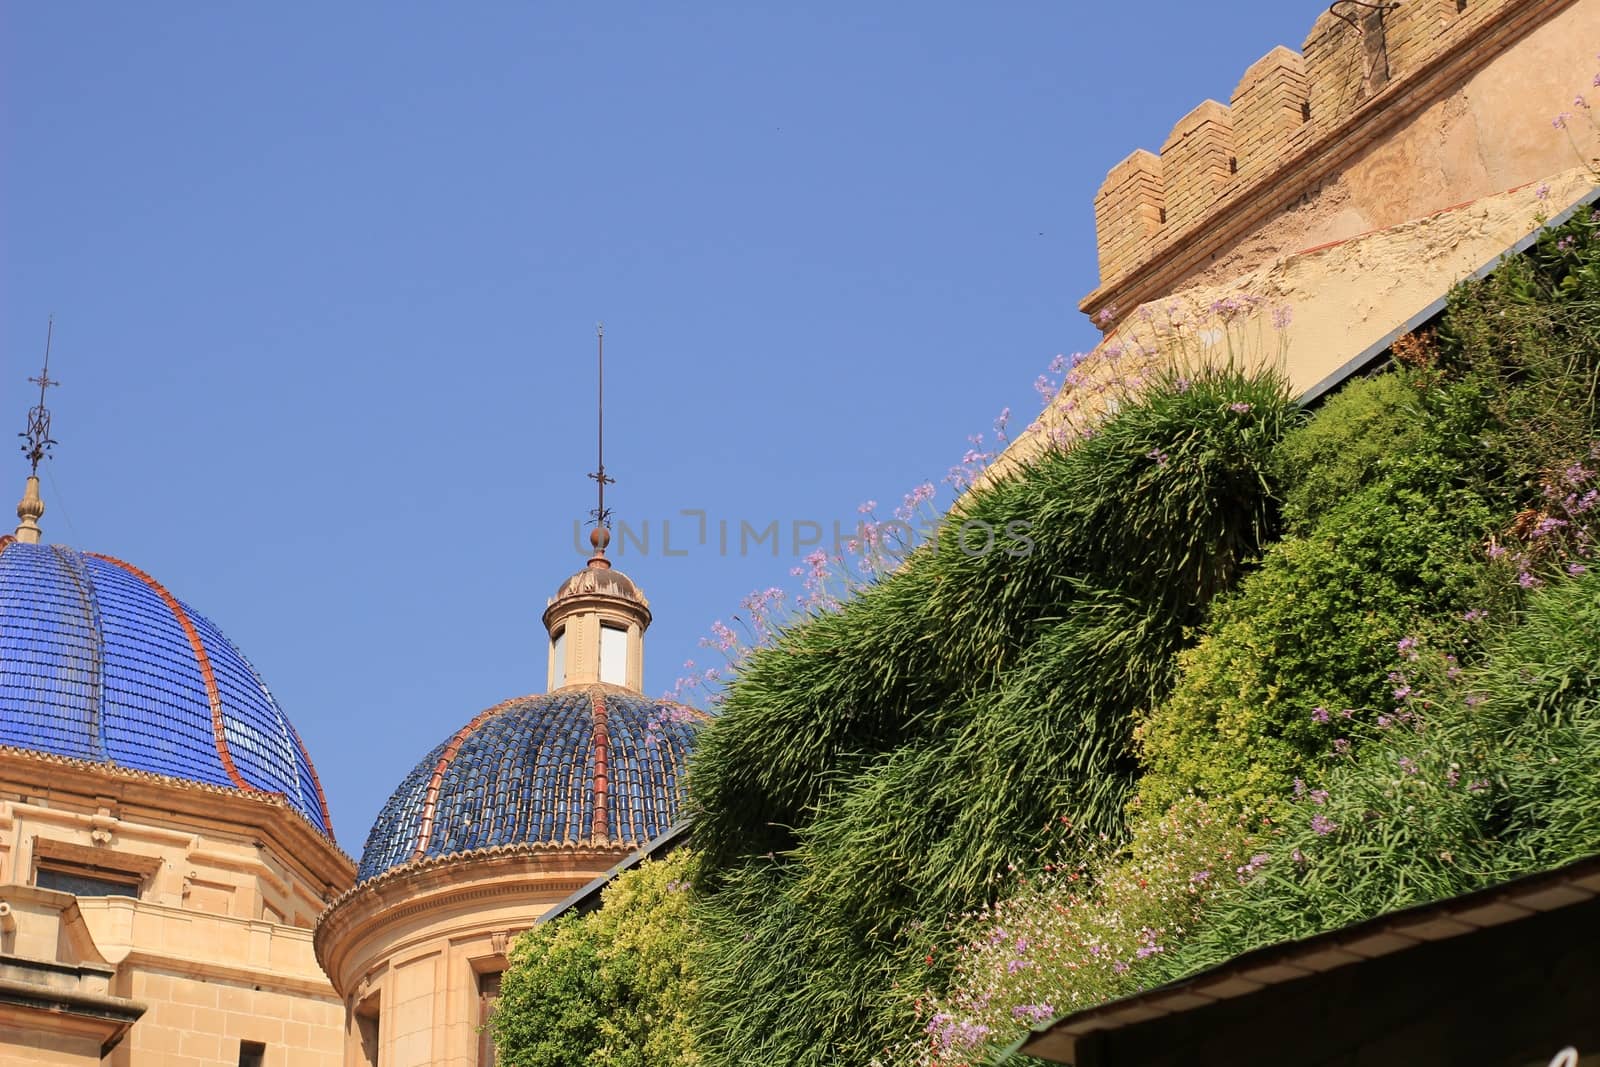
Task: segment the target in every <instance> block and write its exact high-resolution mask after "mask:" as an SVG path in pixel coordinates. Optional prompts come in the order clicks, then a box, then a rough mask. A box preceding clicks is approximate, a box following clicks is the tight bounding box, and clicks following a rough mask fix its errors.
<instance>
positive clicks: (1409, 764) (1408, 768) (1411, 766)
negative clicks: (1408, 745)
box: [1400, 756, 1419, 774]
mask: <svg viewBox="0 0 1600 1067" xmlns="http://www.w3.org/2000/svg"><path fill="white" fill-rule="evenodd" d="M1400 769H1401V770H1402V771H1405V772H1406V773H1407V774H1417V773H1419V772H1418V770H1417V764H1416V762H1415V761H1414V760H1412V759H1411V757H1410V756H1401V757H1400Z"/></svg>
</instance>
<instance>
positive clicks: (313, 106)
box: [0, 0, 1322, 853]
mask: <svg viewBox="0 0 1600 1067" xmlns="http://www.w3.org/2000/svg"><path fill="white" fill-rule="evenodd" d="M1321 6H1322V5H1320V4H1319V3H1309V2H1307V3H1300V2H1295V3H1288V4H1285V3H1283V2H1282V0H1276V2H1272V3H1268V2H1266V0H1241V2H1239V3H1235V4H1232V5H1229V6H1226V7H1218V6H1216V5H1211V4H1192V3H1172V2H1167V3H1142V4H1138V3H1135V4H1104V5H1100V4H1075V3H1074V4H1068V3H1061V2H1056V3H1037V2H1035V3H1023V2H1016V3H1003V4H986V5H973V4H953V3H945V2H921V3H916V4H873V3H867V4H860V3H857V4H848V5H847V4H823V5H795V4H788V5H776V4H750V3H708V2H703V3H696V4H678V5H659V4H650V5H634V4H605V5H594V4H589V5H571V4H569V5H555V4H533V3H516V4H511V3H481V4H468V5H449V6H447V5H444V4H433V5H422V4H375V3H374V4H353V3H351V4H327V5H310V4H292V3H291V4H272V5H260V4H240V3H220V4H205V5H200V4H185V5H178V4H95V5H89V4H24V3H20V2H16V0H11V2H7V3H5V4H4V6H3V7H0V12H3V14H0V20H3V21H0V37H3V45H0V47H3V49H4V51H3V54H0V56H3V58H0V68H3V75H0V77H3V78H4V80H5V83H4V89H3V99H0V107H3V122H4V126H3V135H0V136H3V141H0V148H3V157H0V158H3V164H0V167H3V170H0V174H3V186H0V194H3V198H4V215H3V220H4V221H3V231H0V241H3V246H0V247H3V249H4V270H5V276H4V290H3V294H0V323H3V328H4V358H3V364H0V382H3V385H0V424H4V423H5V420H9V423H10V424H14V425H15V429H17V430H20V429H22V426H23V419H24V413H25V410H26V408H27V407H28V405H29V404H30V403H31V402H32V397H31V396H30V394H29V392H28V387H27V386H26V384H25V379H26V378H27V377H28V375H30V374H34V373H37V369H38V364H39V359H40V356H41V354H42V349H43V342H44V334H45V321H46V316H47V315H48V314H50V313H51V312H54V313H55V315H56V324H57V329H56V346H55V355H54V359H53V364H52V374H53V376H54V377H56V378H58V379H60V380H61V381H62V382H63V383H64V384H63V386H62V388H60V389H57V390H53V391H52V393H53V395H52V407H53V409H54V412H55V420H56V421H55V427H56V436H57V437H58V438H59V439H60V442H61V444H60V445H59V446H58V448H57V450H56V458H55V459H54V460H53V461H51V462H50V464H49V465H48V470H47V472H46V476H45V483H44V491H45V496H46V502H47V505H48V508H49V510H48V512H47V513H46V515H45V517H44V520H43V525H44V527H45V531H46V537H47V539H49V540H55V541H62V542H66V543H69V544H72V545H74V546H76V547H79V548H85V549H91V550H95V551H102V552H107V553H111V554H114V555H117V556H121V557H122V558H125V559H127V560H129V561H131V562H133V563H135V564H137V565H139V566H141V567H143V568H144V569H146V570H148V571H150V572H151V573H152V574H154V575H155V576H156V577H158V578H159V579H161V580H162V581H163V582H165V583H166V584H167V585H168V586H169V587H170V588H171V589H172V590H173V591H174V592H175V593H176V594H177V595H178V596H180V597H182V598H183V599H185V600H187V601H188V602H189V603H191V604H192V605H193V606H195V607H196V608H197V609H198V610H200V611H201V612H203V613H204V614H206V615H208V616H209V617H211V618H212V619H213V621H215V622H216V623H217V624H218V625H220V626H221V627H222V628H223V629H224V630H225V631H226V632H227V633H228V634H229V635H230V637H232V638H233V639H234V640H235V641H237V642H238V643H239V644H240V645H241V646H242V647H243V648H244V650H245V651H246V653H247V654H248V655H249V656H250V657H251V658H252V660H253V661H254V663H255V665H256V667H257V668H258V669H259V670H260V671H261V673H262V674H263V676H264V677H265V678H266V680H267V683H268V685H269V686H271V687H272V689H273V691H274V693H275V695H276V696H277V698H278V699H279V701H280V703H282V704H283V706H284V707H285V709H286V710H287V711H288V713H289V715H290V717H291V718H293V719H294V721H295V723H296V725H297V726H298V727H299V729H300V731H301V734H302V735H303V737H304V738H305V741H306V743H307V745H308V746H309V748H310V749H311V752H312V756H313V758H314V759H315V761H316V763H317V765H318V768H319V771H320V773H321V777H322V781H323V784H324V786H325V787H326V789H327V792H328V797H329V802H330V804H331V806H332V809H333V815H334V820H335V823H336V825H337V827H338V830H339V838H340V841H341V843H342V844H343V845H344V846H345V848H346V849H347V850H349V851H351V852H352V853H355V852H359V850H360V847H361V844H362V842H363V840H364V838H365V835H366V829H367V826H368V825H369V824H370V822H371V820H372V817H373V816H374V814H375V813H376V811H377V809H378V808H379V807H380V806H381V805H382V803H383V801H384V800H385V799H386V797H387V796H388V794H389V792H390V790H391V789H392V788H393V786H394V785H395V784H396V782H397V781H398V780H399V779H400V778H401V776H402V775H403V774H404V773H405V772H406V770H407V769H409V768H410V766H411V765H412V764H413V763H414V762H415V761H416V760H417V759H418V758H420V757H421V756H422V754H423V753H424V752H426V750H427V749H428V748H430V747H431V746H432V745H434V744H435V743H437V742H438V741H439V740H440V739H442V738H443V737H444V736H446V735H447V734H449V733H450V732H452V731H453V730H455V729H456V728H457V727H458V726H459V725H460V724H461V723H463V722H465V721H466V720H467V719H468V718H470V717H471V716H472V715H473V714H475V713H476V712H477V711H478V710H479V709H481V708H483V707H485V706H487V705H489V704H492V703H495V702H498V701H500V700H502V699H505V698H507V697H509V696H513V695H518V694H522V693H528V692H534V691H538V690H540V689H542V688H543V686H544V682H545V678H544V671H545V652H544V648H545V635H544V632H543V629H542V627H541V625H540V623H539V615H540V613H541V612H542V611H543V609H544V605H545V600H546V597H547V596H548V595H549V594H550V592H552V591H553V590H554V588H555V586H556V585H557V584H558V583H559V582H560V580H561V579H562V578H563V577H565V576H566V575H567V574H568V573H569V572H571V571H572V570H574V569H576V568H577V567H578V566H579V565H580V563H581V557H580V556H578V555H576V554H574V550H573V548H572V524H573V521H574V519H575V518H578V517H581V516H582V515H583V513H584V511H585V510H586V509H587V508H589V507H590V506H592V500H591V483H590V482H588V481H587V480H586V479H585V478H584V472H586V471H588V470H591V469H592V467H593V463H594V456H593V444H592V439H593V421H592V420H593V414H592V407H593V348H594V339H593V331H594V324H595V322H596V321H597V320H601V319H603V320H604V321H605V323H606V330H607V363H608V370H609V374H608V379H609V381H608V385H609V389H608V414H609V416H610V419H609V424H608V441H607V461H608V463H607V465H608V467H609V468H610V470H611V472H612V473H613V474H614V475H615V476H616V477H617V479H618V484H617V485H616V487H615V488H614V490H613V491H612V503H613V504H614V506H615V508H616V513H617V517H618V519H620V520H626V521H628V522H629V523H631V524H634V525H636V526H637V525H639V524H642V523H643V522H645V521H647V520H648V521H649V522H650V524H651V526H652V527H653V528H654V532H655V537H656V540H654V541H653V543H652V546H651V547H652V554H651V555H649V556H645V557H640V556H638V555H637V554H633V555H631V556H625V557H624V558H623V559H622V560H621V561H620V562H621V565H622V566H623V567H624V568H625V569H626V570H627V571H628V572H629V573H630V574H631V575H632V576H633V577H634V578H636V579H637V580H638V581H639V582H640V584H641V585H642V586H643V587H644V588H645V590H646V592H647V593H648V594H649V596H650V598H651V602H652V605H653V607H654V610H655V617H656V622H655V625H654V626H653V627H652V629H651V631H650V634H649V638H648V640H647V654H646V664H647V689H648V690H649V691H650V692H652V693H660V692H663V691H665V690H666V689H667V688H668V687H669V686H670V685H671V684H672V682H673V679H674V678H675V677H676V676H677V674H678V673H679V667H680V665H681V664H682V662H683V661H684V660H685V659H687V658H691V657H692V658H695V659H697V660H700V661H702V662H705V661H706V658H707V657H706V650H704V649H702V648H700V647H699V646H698V641H699V639H700V638H701V636H702V635H704V633H705V632H706V627H707V626H708V625H709V624H710V622H711V621H712V620H713V619H716V618H719V617H727V616H728V615H729V614H730V613H731V612H733V611H737V610H738V607H737V605H738V601H739V599H740V598H741V597H742V596H744V595H745V594H746V593H747V592H749V591H750V590H751V589H754V588H758V587H765V586H770V585H775V584H793V583H794V581H795V580H794V579H792V578H790V577H789V573H788V572H789V568H790V567H791V566H793V565H794V564H795V562H796V560H795V559H793V558H792V557H791V556H789V555H788V549H789V546H788V545H787V544H785V546H784V550H785V554H784V556H783V557H782V558H779V559H774V558H773V557H772V556H771V554H770V552H769V551H766V550H763V551H761V552H757V553H753V554H751V555H748V556H743V557H741V556H739V555H738V554H737V552H736V551H735V552H734V554H732V555H729V556H723V555H720V554H719V553H718V552H717V551H715V545H712V546H710V548H701V547H698V546H692V550H691V551H690V553H689V555H687V556H682V557H672V558H667V557H664V556H663V555H662V554H661V553H660V544H659V525H660V522H661V520H663V519H667V518H671V517H673V516H675V515H678V513H679V512H680V510H682V509H705V510H706V511H707V512H708V513H709V514H710V516H711V517H712V518H713V520H715V519H717V518H727V519H729V520H730V521H731V522H732V523H733V524H734V528H735V529H737V523H738V522H739V521H740V520H741V519H743V520H748V521H750V522H752V523H753V524H755V525H756V526H758V527H760V526H764V525H765V524H766V523H768V522H770V521H772V520H778V521H780V522H781V523H783V524H785V526H786V527H787V525H788V524H789V523H791V522H792V521H794V520H812V521H816V522H820V523H823V524H824V525H826V524H828V523H830V522H831V521H833V520H834V519H838V520H839V521H841V522H842V523H846V524H848V523H850V522H851V521H853V520H854V518H855V509H856V506H857V504H858V503H860V502H861V501H862V500H864V499H868V498H873V499H877V500H880V501H884V502H886V503H892V502H895V501H898V500H899V498H900V495H901V494H902V493H904V492H905V491H906V490H908V489H909V488H911V487H912V486H913V485H915V484H917V483H919V482H921V481H923V480H930V479H931V480H934V481H938V479H939V478H940V477H941V476H942V475H943V473H944V472H945V470H946V469H947V468H948V466H949V465H950V464H951V463H953V462H955V461H956V460H957V459H958V458H959V457H960V455H961V453H962V451H963V450H964V449H965V448H966V443H965V439H966V436H967V435H968V434H969V433H973V432H977V431H987V430H988V429H989V426H990V424H991V423H992V421H993V419H994V416H995V414H996V413H997V412H998V411H999V410H1000V409H1001V408H1003V407H1007V406H1009V407H1011V408H1013V409H1015V410H1016V411H1017V412H1018V413H1019V417H1020V418H1021V419H1022V420H1023V421H1026V417H1027V416H1030V415H1031V414H1033V412H1034V411H1036V410H1037V401H1036V400H1035V398H1034V395H1033V392H1032V388H1031V382H1032V381H1033V379H1034V377H1035V375H1037V374H1038V373H1039V372H1040V371H1041V370H1042V369H1043V367H1044V365H1045V364H1046V363H1047V362H1048V361H1049V360H1050V358H1051V357H1052V356H1053V355H1055V354H1056V353H1058V352H1070V351H1072V350H1074V349H1079V348H1084V347H1088V346H1089V345H1090V344H1091V343H1092V340H1093V337H1094V336H1095V332H1094V331H1093V330H1092V328H1091V327H1090V325H1089V324H1088V322H1087V321H1085V320H1084V319H1083V318H1082V316H1081V315H1080V314H1079V313H1078V311H1077V309H1076V304H1077V301H1078V299H1079V298H1080V297H1081V296H1082V295H1083V294H1085V293H1086V292H1088V291H1089V290H1090V289H1091V288H1093V286H1094V284H1095V280H1096V269H1095V251H1094V227H1093V210H1092V200H1093V196H1094V192H1095V189H1096V188H1097V186H1098V185H1099V183H1100V180H1101V179H1102V178H1103V177H1104V175H1105V172H1106V170H1107V168H1108V167H1110V166H1111V165H1112V164H1114V163H1115V162H1116V161H1117V160H1119V159H1121V158H1122V157H1123V156H1124V155H1126V154H1127V153H1128V152H1129V151H1131V150H1133V149H1134V148H1136V147H1140V146H1144V147H1149V148H1159V146H1160V143H1161V141H1162V139H1163V138H1164V136H1165V135H1166V133H1167V131H1168V129H1169V128H1170V127H1171V125H1172V124H1173V122H1175V121H1176V120H1177V119H1178V118H1179V117H1180V116H1181V115H1182V114H1183V113H1184V112H1186V111H1188V110H1189V109H1190V108H1191V107H1192V106H1194V105H1195V104H1197V103H1198V102H1199V101H1200V100H1201V99H1203V98H1205V97H1207V96H1211V97H1216V98H1219V99H1223V100H1226V99H1227V97H1228V94H1229V93H1230V91H1231V90H1232V88H1233V86H1234V84H1235V82H1236V81H1237V80H1238V78H1239V76H1240V75H1241V74H1242V73H1243V71H1244V69H1245V67H1246V66H1247V65H1248V64H1250V63H1251V62H1252V61H1254V60H1255V59H1256V58H1258V57H1259V56H1261V55H1262V54H1264V53H1265V52H1267V51H1268V50H1269V49H1270V48H1271V47H1272V46H1273V45H1275V44H1278V43H1288V44H1290V45H1291V46H1296V47H1297V46H1298V45H1299V43H1300V41H1301V40H1302V39H1303V38H1304V35H1305V33H1306V31H1307V30H1308V29H1309V27H1310V25H1311V22H1312V20H1313V19H1314V17H1315V16H1316V14H1317V13H1318V11H1319V10H1320V9H1321ZM669 7H670V8H671V10H670V11H668V10H667V9H668V8H669ZM9 433H10V431H7V434H9ZM7 439H9V440H15V439H14V438H10V437H7ZM11 455H12V459H11V462H10V463H9V464H8V465H5V466H4V467H3V468H0V492H6V493H10V494H11V495H10V496H8V497H6V498H5V504H6V506H7V507H9V505H10V502H11V500H13V499H14V498H15V497H16V496H17V495H20V490H21V486H22V479H23V476H24V475H25V474H26V465H25V463H24V461H23V460H22V458H21V456H20V453H16V452H13V453H11ZM5 470H9V471H10V474H9V475H4V473H3V472H4V471H5ZM7 486H9V488H7ZM9 526H10V520H9V519H8V520H6V528H9ZM683 529H684V530H685V531H686V529H687V527H683ZM682 540H683V538H682V537H681V535H680V532H679V531H676V530H675V532H674V541H675V547H676V544H677V543H681V541H682Z"/></svg>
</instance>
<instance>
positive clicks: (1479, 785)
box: [1467, 778, 1489, 793]
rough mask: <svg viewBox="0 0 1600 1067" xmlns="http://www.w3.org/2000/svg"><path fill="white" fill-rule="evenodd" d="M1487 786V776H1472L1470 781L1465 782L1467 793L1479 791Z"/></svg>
mask: <svg viewBox="0 0 1600 1067" xmlns="http://www.w3.org/2000/svg"><path fill="white" fill-rule="evenodd" d="M1488 788H1489V779H1487V778H1474V779H1473V780H1472V781H1470V782H1468V783H1467V792H1469V793H1481V792H1483V791H1484V790H1485V789H1488Z"/></svg>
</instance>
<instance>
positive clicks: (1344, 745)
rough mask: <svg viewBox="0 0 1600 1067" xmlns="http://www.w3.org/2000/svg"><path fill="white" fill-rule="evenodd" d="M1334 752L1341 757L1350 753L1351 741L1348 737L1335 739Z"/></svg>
mask: <svg viewBox="0 0 1600 1067" xmlns="http://www.w3.org/2000/svg"><path fill="white" fill-rule="evenodd" d="M1333 750H1334V751H1335V752H1337V753H1338V754H1339V755H1341V756H1343V755H1345V754H1346V753H1348V752H1349V751H1350V739H1349V738H1348V737H1335V738H1334V739H1333Z"/></svg>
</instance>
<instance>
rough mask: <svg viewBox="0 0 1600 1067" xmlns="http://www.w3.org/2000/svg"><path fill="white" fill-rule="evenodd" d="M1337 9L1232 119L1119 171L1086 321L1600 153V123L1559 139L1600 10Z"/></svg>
mask: <svg viewBox="0 0 1600 1067" xmlns="http://www.w3.org/2000/svg"><path fill="white" fill-rule="evenodd" d="M1336 9H1337V13H1332V12H1324V13H1323V14H1322V15H1321V16H1320V17H1319V18H1317V20H1316V22H1315V24H1314V25H1313V26H1312V29H1311V32H1310V34H1309V35H1308V36H1307V38H1306V40H1305V43H1304V45H1303V47H1302V50H1301V51H1299V52H1295V51H1292V50H1291V49H1288V48H1284V47H1279V48H1275V49H1273V50H1272V51H1271V52H1269V53H1268V54H1267V55H1266V56H1264V57H1262V58H1261V59H1260V60H1258V61H1257V62H1256V63H1255V64H1253V65H1252V66H1251V67H1250V68H1249V69H1248V70H1246V71H1245V72H1244V75H1243V77H1242V78H1241V79H1240V81H1239V83H1238V86H1237V87H1236V88H1235V89H1234V91H1233V93H1232V96H1231V97H1230V100H1229V102H1228V103H1227V104H1223V103H1220V102H1217V101H1214V100H1207V101H1205V102H1204V103H1202V104H1201V105H1200V106H1199V107H1197V108H1195V109H1194V110H1193V111H1191V112H1189V114H1187V115H1185V116H1184V117H1183V118H1182V119H1181V120H1179V122H1178V123H1177V125H1175V126H1174V127H1173V128H1172V131H1171V133H1170V134H1168V136H1167V138H1166V140H1165V141H1164V142H1163V144H1162V146H1161V152H1160V154H1159V155H1156V154H1154V153H1151V152H1149V151H1145V150H1143V149H1141V150H1139V151H1136V152H1134V153H1133V154H1132V155H1130V156H1128V157H1127V158H1126V159H1124V160H1123V161H1122V162H1120V163H1118V164H1117V165H1116V166H1115V167H1113V168H1112V169H1111V171H1110V173H1109V174H1108V175H1107V176H1106V180H1105V182H1104V183H1103V184H1102V185H1101V187H1100V190H1099V193H1098V195H1097V196H1096V198H1095V204H1094V211H1095V229H1096V234H1097V244H1098V252H1099V263H1100V286H1099V288H1098V289H1096V290H1095V291H1094V292H1093V293H1090V294H1089V295H1088V296H1087V297H1085V298H1084V300H1083V302H1082V304H1081V307H1082V308H1083V310H1084V311H1085V312H1086V313H1088V314H1090V315H1092V316H1096V318H1097V321H1100V320H1104V321H1105V322H1106V323H1107V324H1108V325H1109V324H1110V323H1112V322H1115V321H1116V320H1118V319H1119V318H1121V317H1122V316H1123V315H1125V314H1126V313H1127V312H1128V311H1129V310H1131V309H1132V308H1134V307H1136V306H1138V305H1140V304H1144V303H1147V302H1149V301H1151V300H1153V299H1157V298H1159V297H1161V296H1165V295H1167V294H1169V293H1172V292H1175V291H1178V290H1180V289H1183V288H1187V287H1190V286H1193V285H1196V284H1208V283H1216V282H1219V281H1222V280H1225V279H1226V278H1228V277H1232V276H1234V275H1238V274H1242V273H1244V272H1246V271H1249V270H1251V269H1254V268H1255V267H1257V266H1260V265H1261V264H1262V263H1264V262H1267V261H1269V260H1271V259H1272V258H1274V257H1275V256H1278V255H1283V254H1288V253H1293V252H1297V251H1300V250H1302V249H1305V248H1309V247H1312V246H1315V245H1318V244H1322V243H1326V242H1329V241H1337V240H1344V239H1347V238H1350V237H1353V236H1355V235H1357V234H1360V233H1363V232H1366V231H1370V230H1376V229H1383V228H1387V227H1391V226H1395V225H1398V224H1400V223H1404V222H1407V221H1410V220H1412V219H1416V218H1420V217H1422V216H1424V215H1427V214H1430V213H1432V212H1435V211H1439V210H1442V209H1444V208H1448V207H1451V206H1453V205H1456V204H1460V203H1463V202H1465V201H1469V200H1475V199H1477V198H1479V197H1482V196H1486V195H1489V194H1492V193H1498V192H1501V191H1504V190H1506V189H1510V188H1512V187H1514V186H1517V185H1520V184H1523V183H1526V182H1530V181H1533V180H1535V179H1537V178H1540V177H1543V176H1546V175H1550V174H1554V173H1557V172H1559V171H1562V170H1566V169H1568V168H1570V167H1572V166H1573V165H1574V164H1576V163H1578V162H1580V161H1582V160H1585V159H1588V158H1590V157H1592V156H1593V155H1595V154H1596V153H1597V152H1600V139H1597V138H1596V136H1595V134H1594V130H1593V128H1592V126H1590V124H1589V123H1588V122H1587V121H1585V120H1583V119H1580V120H1579V121H1575V122H1574V123H1573V124H1572V128H1571V129H1570V130H1567V131H1563V130H1558V129H1555V128H1553V127H1552V124H1551V120H1552V118H1553V117H1554V116H1555V115H1556V114H1558V113H1560V112H1562V111H1571V110H1574V104H1573V97H1574V95H1575V94H1577V93H1579V92H1582V91H1585V89H1586V87H1587V86H1588V85H1589V83H1590V80H1591V78H1592V76H1593V75H1594V72H1595V69H1596V61H1595V55H1594V53H1595V51H1596V49H1597V48H1600V0H1405V2H1404V3H1401V4H1399V5H1395V6H1390V7H1388V8H1386V9H1385V10H1382V11H1374V10H1368V9H1366V8H1363V7H1361V6H1358V5H1356V4H1353V3H1348V2H1347V3H1341V4H1338V5H1336ZM1340 15H1344V16H1346V17H1347V18H1348V19H1349V20H1351V21H1346V18H1341V17H1340ZM1352 21H1353V23H1354V25H1352Z"/></svg>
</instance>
